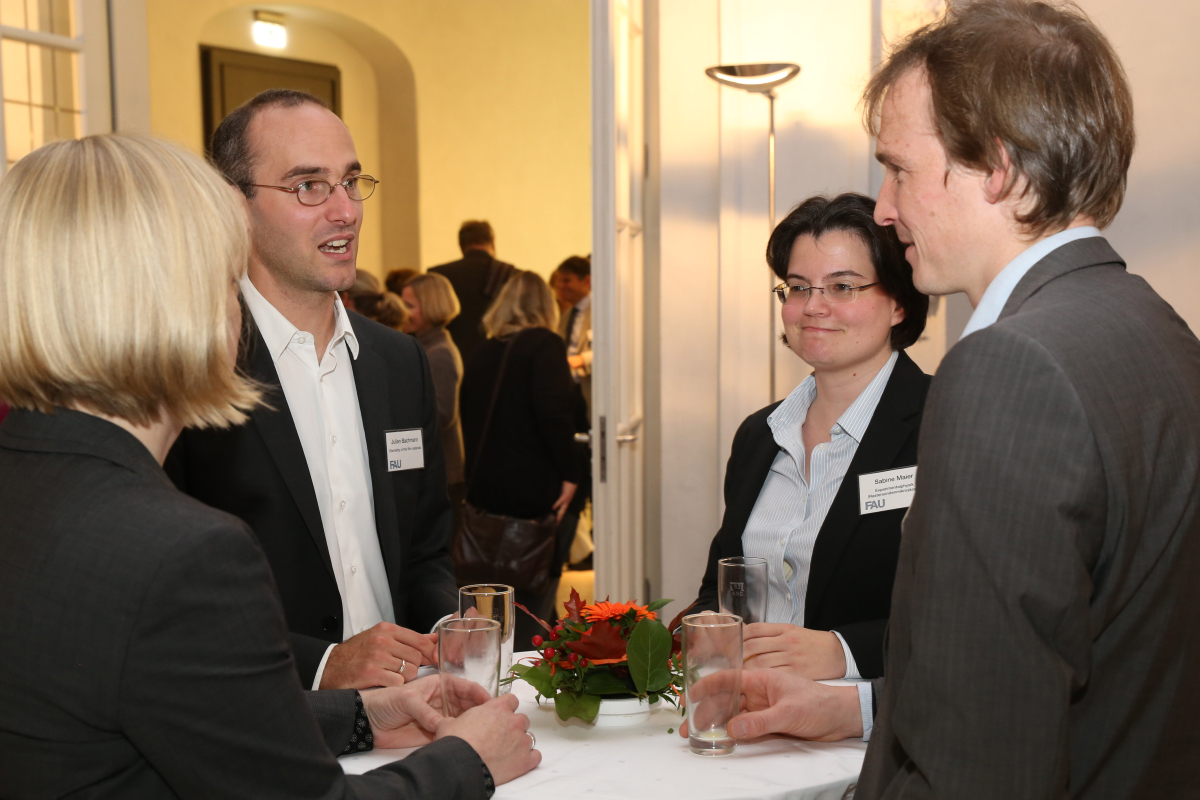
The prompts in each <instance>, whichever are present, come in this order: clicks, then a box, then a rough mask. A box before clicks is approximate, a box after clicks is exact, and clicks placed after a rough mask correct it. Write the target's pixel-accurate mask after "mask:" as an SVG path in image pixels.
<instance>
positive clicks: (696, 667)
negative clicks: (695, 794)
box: [682, 613, 742, 756]
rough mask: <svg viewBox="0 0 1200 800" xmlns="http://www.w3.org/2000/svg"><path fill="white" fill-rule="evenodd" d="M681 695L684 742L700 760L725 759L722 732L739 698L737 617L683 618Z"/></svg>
mask: <svg viewBox="0 0 1200 800" xmlns="http://www.w3.org/2000/svg"><path fill="white" fill-rule="evenodd" d="M682 638H683V670H684V693H685V696H686V699H687V720H688V744H689V745H690V746H691V749H692V752H693V753H696V754H697V755H702V756H727V755H729V754H730V753H732V752H733V749H734V746H735V745H736V742H734V740H733V737H731V736H730V735H729V733H728V730H727V726H728V725H729V720H731V719H733V718H734V717H735V716H737V713H738V711H739V710H740V709H741V700H742V618H741V617H739V616H737V615H736V614H707V613H706V614H692V615H691V616H687V617H684V618H683V637H682Z"/></svg>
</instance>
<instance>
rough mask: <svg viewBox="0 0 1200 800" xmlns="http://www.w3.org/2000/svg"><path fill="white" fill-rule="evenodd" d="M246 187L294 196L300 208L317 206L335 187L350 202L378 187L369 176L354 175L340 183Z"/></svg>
mask: <svg viewBox="0 0 1200 800" xmlns="http://www.w3.org/2000/svg"><path fill="white" fill-rule="evenodd" d="M247 185H248V186H255V187H257V188H259V189H275V190H277V191H280V192H287V193H289V194H294V195H296V199H297V200H299V201H300V205H302V206H319V205H321V204H322V203H324V202H325V201H326V200H328V199H329V198H330V197H331V196H332V195H333V188H334V187H335V186H341V187H342V188H343V189H345V190H346V196H347V197H349V198H350V199H351V200H358V201H362V200H366V199H367V198H368V197H370V196H371V195H372V194H374V193H375V187H376V186H378V185H379V181H378V180H376V179H375V178H372V177H371V176H370V175H354V176H352V177H349V178H346V180H344V181H341V182H340V183H330V182H329V181H323V180H320V179H319V178H310V179H308V180H305V181H301V182H300V183H298V184H296V185H295V186H271V185H270V184H265V183H250V184H247Z"/></svg>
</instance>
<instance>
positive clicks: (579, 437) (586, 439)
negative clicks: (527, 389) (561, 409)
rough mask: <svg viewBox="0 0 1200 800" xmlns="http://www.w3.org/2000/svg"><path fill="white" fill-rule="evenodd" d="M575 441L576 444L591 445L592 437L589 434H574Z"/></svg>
mask: <svg viewBox="0 0 1200 800" xmlns="http://www.w3.org/2000/svg"><path fill="white" fill-rule="evenodd" d="M575 441H576V443H577V444H591V443H592V435H591V434H590V433H577V434H575Z"/></svg>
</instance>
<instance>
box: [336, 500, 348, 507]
mask: <svg viewBox="0 0 1200 800" xmlns="http://www.w3.org/2000/svg"><path fill="white" fill-rule="evenodd" d="M345 507H346V501H345V500H343V501H342V502H340V503H338V508H345Z"/></svg>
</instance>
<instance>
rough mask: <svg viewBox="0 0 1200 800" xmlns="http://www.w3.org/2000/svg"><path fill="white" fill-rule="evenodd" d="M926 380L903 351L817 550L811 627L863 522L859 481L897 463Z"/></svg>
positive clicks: (808, 603) (807, 605)
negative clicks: (813, 616)
mask: <svg viewBox="0 0 1200 800" xmlns="http://www.w3.org/2000/svg"><path fill="white" fill-rule="evenodd" d="M922 379H923V375H922V373H921V370H920V368H919V367H918V366H917V365H916V364H915V363H913V360H912V359H911V358H909V357H908V355H907V354H905V353H904V352H901V353H900V358H899V359H898V360H897V361H896V366H895V367H894V368H893V370H892V376H891V377H890V378H889V379H888V383H887V386H886V387H884V390H883V395H882V396H881V397H880V398H879V405H878V406H877V407H876V410H875V414H874V416H873V417H871V423H870V424H869V425H868V426H867V431H866V433H864V434H863V440H862V442H861V443H860V444H859V446H858V450H856V451H855V453H854V458H853V460H851V462H850V467H849V468H848V469H847V470H846V476H845V477H844V478H843V479H842V485H841V487H840V488H839V489H838V493H837V495H836V496H834V498H833V504H832V505H830V507H829V513H828V514H826V515H825V521H824V522H823V523H822V524H821V530H820V532H819V533H818V534H817V541H816V543H815V544H814V545H813V554H812V563H811V566H810V568H809V578H808V591H807V594H806V595H805V600H804V617H805V624H806V625H807V624H808V620H809V619H810V618H811V616H812V615H813V614H814V613H815V612H816V610H817V609H818V608H819V607H820V604H821V599H822V598H823V597H824V596H825V591H826V590H827V589H828V588H829V582H830V581H831V580H832V579H833V572H834V567H835V566H837V563H838V559H840V558H841V555H842V551H843V550H845V549H846V544H847V543H848V542H849V541H850V537H851V536H853V535H854V531H855V530H856V529H857V528H858V525H859V523H860V519H859V513H858V476H859V475H861V474H864V473H868V472H878V471H879V470H883V469H888V468H889V467H891V466H892V464H893V463H894V462H895V460H896V457H897V456H898V455H899V454H900V449H901V448H902V447H904V443H905V442H906V441H907V440H908V437H909V436H910V435H911V434H912V430H913V427H914V426H915V425H916V424H917V420H918V418H919V415H920V412H921V408H922V406H923V402H922V400H923V393H922V391H921V384H922V382H923V381H922ZM899 466H908V465H906V464H902V465H899Z"/></svg>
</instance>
